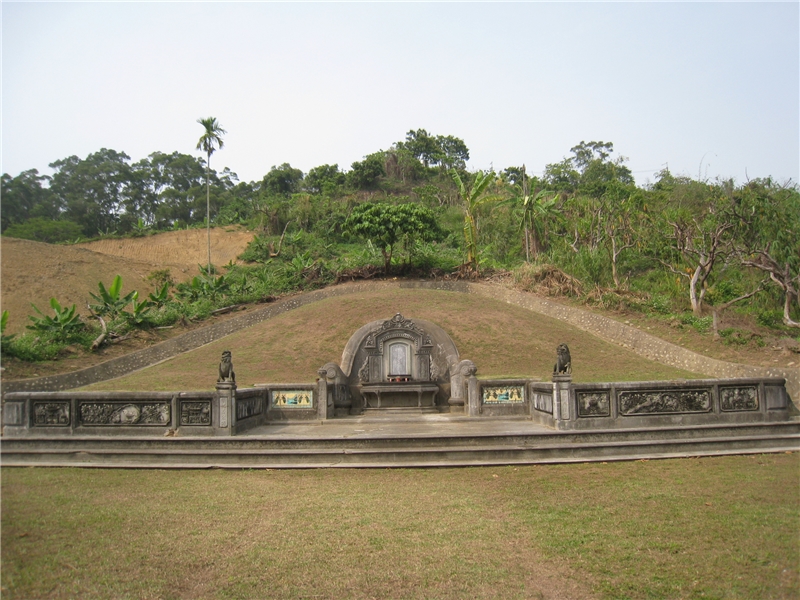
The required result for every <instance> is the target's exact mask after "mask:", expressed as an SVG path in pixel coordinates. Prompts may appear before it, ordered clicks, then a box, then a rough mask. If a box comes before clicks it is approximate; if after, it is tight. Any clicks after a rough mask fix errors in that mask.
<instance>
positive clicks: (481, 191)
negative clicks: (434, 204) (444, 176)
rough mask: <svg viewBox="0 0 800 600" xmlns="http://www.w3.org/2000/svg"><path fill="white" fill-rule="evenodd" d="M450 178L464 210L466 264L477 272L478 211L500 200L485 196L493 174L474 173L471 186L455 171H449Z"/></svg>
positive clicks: (495, 197) (496, 197) (492, 179)
mask: <svg viewBox="0 0 800 600" xmlns="http://www.w3.org/2000/svg"><path fill="white" fill-rule="evenodd" d="M450 176H451V177H452V178H453V182H454V183H455V184H456V189H457V190H458V195H459V197H460V198H461V203H462V207H463V208H464V240H465V241H466V243H467V263H466V264H468V265H469V267H470V268H471V269H472V270H473V271H475V272H477V271H478V214H477V212H478V209H479V208H480V207H481V206H482V205H483V204H486V203H488V202H497V201H498V200H499V199H500V198H499V197H498V196H496V195H492V196H488V195H486V188H487V187H489V184H490V183H492V181H494V173H492V172H491V171H490V172H488V173H484V172H483V171H478V172H477V173H475V180H474V181H473V182H472V185H471V186H469V187H467V185H466V184H465V183H464V182H463V181H462V179H461V176H460V175H459V174H458V171H456V170H455V169H451V170H450Z"/></svg>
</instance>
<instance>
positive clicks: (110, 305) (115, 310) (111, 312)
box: [89, 275, 139, 319]
mask: <svg viewBox="0 0 800 600" xmlns="http://www.w3.org/2000/svg"><path fill="white" fill-rule="evenodd" d="M97 286H98V288H99V289H100V294H99V295H97V294H92V293H91V292H90V295H91V297H92V298H94V299H95V300H96V301H97V304H90V305H89V308H91V309H92V310H93V311H94V312H96V313H97V314H98V315H108V316H109V317H111V318H112V319H114V318H116V317H118V316H120V315H121V314H122V312H123V311H124V310H125V307H127V306H128V305H129V304H130V303H131V302H132V301H133V299H134V298H137V297H138V296H139V294H138V292H136V291H133V292H131V293H130V294H128V295H126V296H123V295H122V294H121V290H122V277H120V276H119V275H117V276H116V277H114V281H113V282H111V285H110V286H108V289H106V288H105V286H104V285H103V282H102V281H101V282H99V283H98V284H97Z"/></svg>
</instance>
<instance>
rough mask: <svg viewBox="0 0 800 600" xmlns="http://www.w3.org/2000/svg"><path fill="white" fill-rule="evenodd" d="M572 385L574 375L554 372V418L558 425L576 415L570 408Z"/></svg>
mask: <svg viewBox="0 0 800 600" xmlns="http://www.w3.org/2000/svg"><path fill="white" fill-rule="evenodd" d="M571 387H572V375H569V374H556V373H553V419H554V420H555V422H556V425H558V423H559V422H560V421H569V420H571V419H573V418H574V417H575V415H573V414H572V412H573V411H571V410H570V391H571V390H570V388H571Z"/></svg>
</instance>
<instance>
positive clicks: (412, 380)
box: [340, 313, 458, 411]
mask: <svg viewBox="0 0 800 600" xmlns="http://www.w3.org/2000/svg"><path fill="white" fill-rule="evenodd" d="M457 363H458V351H457V350H456V348H455V345H454V344H453V341H452V340H451V339H450V336H449V335H447V333H446V332H445V331H444V330H443V329H442V328H441V327H439V326H437V325H435V324H433V323H429V322H427V321H418V320H414V321H412V320H410V319H407V318H405V317H404V316H403V315H402V314H400V313H397V314H395V315H394V317H392V318H390V319H385V320H380V321H373V322H371V323H368V324H367V325H364V326H363V327H361V328H360V329H359V330H358V331H356V332H355V333H354V334H353V336H352V337H351V338H350V340H349V341H348V343H347V346H346V347H345V350H344V352H343V354H342V361H341V363H340V364H341V369H342V372H343V373H344V374H345V375H346V376H347V380H348V384H349V388H350V392H351V398H352V406H353V408H352V409H351V410H352V411H354V410H355V409H356V406H358V408H359V410H360V408H361V407H363V408H364V409H365V410H367V409H372V408H405V407H409V406H410V407H425V408H427V409H438V410H443V411H447V410H449V404H448V402H447V400H448V398H449V396H450V387H451V386H450V379H451V377H450V375H451V373H450V371H449V369H448V366H449V365H451V364H457Z"/></svg>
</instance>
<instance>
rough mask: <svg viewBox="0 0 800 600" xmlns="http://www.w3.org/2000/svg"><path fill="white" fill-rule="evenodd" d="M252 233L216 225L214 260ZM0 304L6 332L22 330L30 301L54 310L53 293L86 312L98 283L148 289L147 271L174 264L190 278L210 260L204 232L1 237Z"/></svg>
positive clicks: (179, 277)
mask: <svg viewBox="0 0 800 600" xmlns="http://www.w3.org/2000/svg"><path fill="white" fill-rule="evenodd" d="M252 239H253V234H252V233H250V232H247V231H245V230H243V229H233V228H228V229H212V230H211V260H212V261H213V262H214V264H216V265H224V264H227V263H228V262H230V261H231V260H233V261H236V257H237V256H238V255H239V254H241V253H242V252H243V251H244V249H245V248H246V247H247V244H248V243H249V242H250V240H252ZM0 256H1V257H2V263H1V267H2V272H1V274H2V286H1V287H0V290H1V295H0V305H1V306H2V310H7V311H8V312H9V322H8V331H9V332H10V333H18V332H21V331H24V330H25V325H27V324H28V323H29V321H28V315H31V314H34V311H33V309H32V308H31V303H33V304H35V305H36V306H38V307H39V309H40V310H42V311H43V312H45V314H50V313H49V311H50V306H49V303H50V298H51V297H55V298H56V299H57V300H58V301H59V302H60V303H61V304H62V305H71V304H73V303H74V304H76V305H77V306H78V311H79V312H80V313H81V314H87V310H86V305H87V303H88V302H89V301H90V300H91V296H90V295H89V293H90V292H95V293H96V291H97V283H98V282H99V281H102V282H103V283H104V284H105V285H109V284H110V283H111V281H112V280H113V279H114V277H115V276H116V275H121V276H122V281H123V292H126V293H127V292H128V291H130V290H133V289H138V290H139V291H140V293H143V294H144V293H146V292H150V291H151V288H152V287H153V285H152V284H151V283H150V282H148V281H147V279H146V278H147V275H149V274H150V273H151V272H153V271H155V270H157V269H170V271H171V273H172V277H173V278H174V279H175V280H176V281H186V280H188V279H190V278H191V277H193V276H194V275H196V274H197V273H198V268H197V265H198V264H205V262H206V232H205V230H201V229H190V230H184V231H170V232H167V233H161V234H158V235H153V236H149V237H143V238H134V239H119V240H100V241H97V242H89V243H86V244H76V245H73V246H57V245H53V244H42V243H40V242H32V241H29V240H18V239H14V238H7V237H4V238H2V245H1V246H0Z"/></svg>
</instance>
